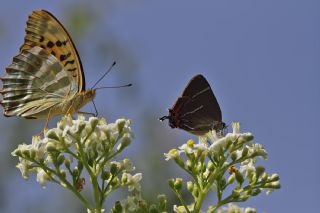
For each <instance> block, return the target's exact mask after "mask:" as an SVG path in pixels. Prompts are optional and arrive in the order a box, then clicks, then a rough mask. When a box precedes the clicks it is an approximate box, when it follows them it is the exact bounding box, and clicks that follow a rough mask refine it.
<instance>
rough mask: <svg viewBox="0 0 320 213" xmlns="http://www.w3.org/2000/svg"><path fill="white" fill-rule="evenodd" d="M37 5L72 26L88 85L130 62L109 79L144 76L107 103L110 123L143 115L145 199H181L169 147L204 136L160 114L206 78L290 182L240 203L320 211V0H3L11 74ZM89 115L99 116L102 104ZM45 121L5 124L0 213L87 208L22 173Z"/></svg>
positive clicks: (139, 132)
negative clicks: (21, 160) (198, 77)
mask: <svg viewBox="0 0 320 213" xmlns="http://www.w3.org/2000/svg"><path fill="white" fill-rule="evenodd" d="M35 9H46V10H49V11H50V12H52V13H53V14H54V15H55V16H56V17H57V18H58V19H59V20H61V22H62V23H63V24H64V25H65V27H66V28H67V29H68V31H69V33H70V34H71V35H72V38H73V40H74V41H75V43H76V46H77V48H78V51H79V53H80V56H81V59H82V63H83V66H84V71H85V75H86V79H87V85H88V87H90V85H93V83H94V82H95V81H96V80H97V79H98V77H99V76H100V75H101V74H102V73H104V72H105V71H106V69H107V67H108V66H110V65H111V63H112V61H114V60H116V61H117V63H118V65H117V66H116V67H115V68H114V70H113V71H112V72H111V73H110V74H109V75H108V76H107V77H106V78H105V79H104V81H103V82H102V83H101V86H102V85H105V86H107V85H109V86H111V85H120V84H122V83H129V82H130V83H133V85H134V86H133V87H131V88H126V89H118V90H113V89H110V90H100V91H99V92H98V95H97V97H96V105H97V107H98V110H99V113H100V116H104V117H107V118H108V120H109V121H110V122H112V121H114V120H115V119H117V118H119V117H126V118H130V119H132V121H133V124H132V128H133V130H134V132H135V134H136V138H135V140H134V142H133V144H132V145H131V146H130V147H128V149H127V151H126V153H125V155H128V156H129V157H130V158H131V159H132V161H133V162H134V163H135V165H136V168H137V171H142V172H143V173H144V176H143V182H142V183H143V188H144V190H146V194H145V195H147V196H149V197H151V198H155V194H158V193H167V194H168V195H170V194H171V196H172V193H171V191H170V190H169V189H168V187H167V184H166V180H167V179H168V178H169V177H176V176H180V175H181V174H182V173H181V172H180V171H178V169H177V168H176V167H175V166H174V164H173V163H172V162H166V161H165V160H164V157H163V153H164V152H167V151H168V150H169V149H171V148H174V147H177V146H179V145H181V144H182V143H184V142H185V141H186V140H187V139H188V138H194V139H196V137H195V136H193V135H190V134H188V133H186V132H183V131H181V130H172V129H170V128H169V127H168V126H167V125H166V123H160V122H158V120H157V118H158V117H160V116H162V115H164V114H166V113H167V110H166V109H167V108H168V107H171V105H172V104H173V102H174V101H175V99H176V97H177V96H178V95H179V94H180V93H181V91H182V90H183V88H184V86H185V85H186V83H187V82H188V81H189V79H190V78H191V77H192V76H193V75H195V74H197V73H202V74H203V75H204V76H205V77H206V78H207V80H208V81H209V82H210V84H211V86H212V88H213V90H214V93H215V95H216V97H217V99H218V101H219V103H220V106H221V108H222V112H223V118H224V121H225V122H226V123H230V122H232V121H240V122H241V124H242V126H241V127H242V130H243V131H250V132H252V133H253V134H254V135H255V141H256V142H258V143H262V144H264V146H265V148H266V149H267V151H268V153H269V159H268V160H267V161H263V162H261V164H262V165H264V166H265V167H266V168H267V170H268V171H270V172H276V173H278V174H279V175H280V177H281V184H282V188H281V189H280V190H277V191H276V192H275V193H273V194H271V195H270V196H266V195H261V196H258V197H255V198H252V199H250V200H249V201H248V202H246V203H241V204H240V205H241V206H251V207H255V208H257V210H258V212H263V211H264V212H269V213H280V212H281V213H283V212H291V213H300V212H317V211H319V202H320V196H319V190H320V184H319V175H320V172H319V171H320V170H319V168H320V167H319V163H320V157H319V149H320V141H319V138H318V136H317V135H319V121H320V117H319V115H320V113H319V109H320V101H319V100H320V84H319V82H320V60H319V59H320V27H319V26H320V25H319V24H320V13H319V9H320V2H319V1H316V0H314V1H311V0H304V1H298V0H287V1H285V0H268V1H261V0H258V1H257V0H256V1H253V0H251V1H249V0H243V1H239V0H234V1H209V0H208V1H182V0H180V1H169V0H164V1H147V0H136V1H130V0H121V1H116V0H113V1H89V0H88V1H84V0H82V1H75V0H74V1H68V3H66V1H52V2H51V3H48V2H46V3H42V2H40V1H17V0H12V1H3V2H2V4H1V7H0V50H1V51H0V58H1V60H0V67H1V70H2V73H4V70H5V67H6V66H7V65H9V64H10V63H11V60H12V57H13V56H14V55H16V54H17V53H18V50H19V47H20V45H21V44H22V42H23V37H24V28H25V22H26V20H27V17H28V15H29V14H30V13H31V11H32V10H35ZM1 75H3V74H1ZM85 110H86V111H93V107H92V105H90V104H88V106H86V107H85ZM55 120H57V119H53V120H52V121H51V124H50V125H51V126H54V125H55ZM43 125H44V121H39V120H25V119H22V118H5V117H3V116H2V118H1V120H0V135H1V141H0V143H1V149H0V169H1V173H0V212H8V213H9V212H84V209H83V207H82V206H81V205H79V202H78V201H77V200H76V199H75V198H74V197H73V196H72V195H71V193H65V192H64V190H63V189H61V188H60V187H57V186H55V185H53V184H49V186H48V187H47V189H46V190H43V189H41V188H40V186H39V185H38V184H37V183H36V181H35V177H31V178H30V180H29V181H28V182H26V181H24V180H23V179H22V178H21V175H20V173H19V171H18V170H17V169H15V168H14V166H15V164H16V163H17V159H15V158H13V157H12V156H11V155H10V152H11V151H12V150H13V149H14V148H15V147H16V146H17V144H19V143H22V142H26V143H29V142H30V141H31V137H32V135H34V134H36V133H38V132H39V131H40V130H41V128H42V127H43ZM114 199H116V198H114ZM210 199H211V200H213V199H215V198H214V197H212V198H210ZM210 199H209V200H208V201H207V203H210ZM111 205H112V203H111V201H110V202H109V203H108V204H107V206H108V207H110V206H111ZM66 209H67V211H66Z"/></svg>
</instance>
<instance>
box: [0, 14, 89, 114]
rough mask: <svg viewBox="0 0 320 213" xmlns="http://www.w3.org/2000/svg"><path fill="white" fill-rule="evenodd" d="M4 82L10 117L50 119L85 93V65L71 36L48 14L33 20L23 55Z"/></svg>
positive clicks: (3, 103)
mask: <svg viewBox="0 0 320 213" xmlns="http://www.w3.org/2000/svg"><path fill="white" fill-rule="evenodd" d="M1 80H2V81H3V90H2V91H1V93H2V95H3V100H2V101H1V105H2V106H3V107H4V114H5V115H6V116H14V115H17V116H22V117H26V118H47V116H48V114H49V111H50V110H51V109H52V108H53V107H54V106H55V105H58V104H61V103H63V102H64V101H65V100H67V99H70V98H72V97H73V96H74V95H76V94H77V93H79V92H81V91H84V89H85V80H84V75H83V70H82V65H81V61H80V58H79V56H78V53H77V50H76V49H75V46H74V44H73V42H72V40H71V38H70V36H69V34H68V33H67V31H66V30H65V29H64V27H63V26H62V25H61V24H60V22H59V21H58V20H57V19H56V18H55V17H54V16H53V15H52V14H50V13H49V12H47V11H44V10H38V11H34V12H33V13H32V14H31V15H30V16H29V19H28V21H27V28H26V36H25V42H24V44H23V45H22V46H21V48H20V54H19V55H17V56H16V57H14V59H13V62H12V64H11V65H9V66H8V67H7V69H6V75H5V76H4V77H3V78H2V79H1ZM54 113H55V114H61V113H63V110H62V109H58V110H57V111H56V112H54Z"/></svg>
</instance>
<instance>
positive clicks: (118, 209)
mask: <svg viewBox="0 0 320 213" xmlns="http://www.w3.org/2000/svg"><path fill="white" fill-rule="evenodd" d="M113 213H122V206H121V203H120V201H116V203H115V204H114V207H113Z"/></svg>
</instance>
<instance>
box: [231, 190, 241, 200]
mask: <svg viewBox="0 0 320 213" xmlns="http://www.w3.org/2000/svg"><path fill="white" fill-rule="evenodd" d="M232 197H233V198H235V199H238V198H239V197H240V191H239V190H238V189H234V190H232Z"/></svg>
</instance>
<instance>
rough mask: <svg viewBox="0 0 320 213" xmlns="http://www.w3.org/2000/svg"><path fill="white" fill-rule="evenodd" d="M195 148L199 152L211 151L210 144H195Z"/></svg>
mask: <svg viewBox="0 0 320 213" xmlns="http://www.w3.org/2000/svg"><path fill="white" fill-rule="evenodd" d="M194 148H195V149H196V150H199V151H208V150H209V143H208V142H207V143H198V144H195V145H194Z"/></svg>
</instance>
